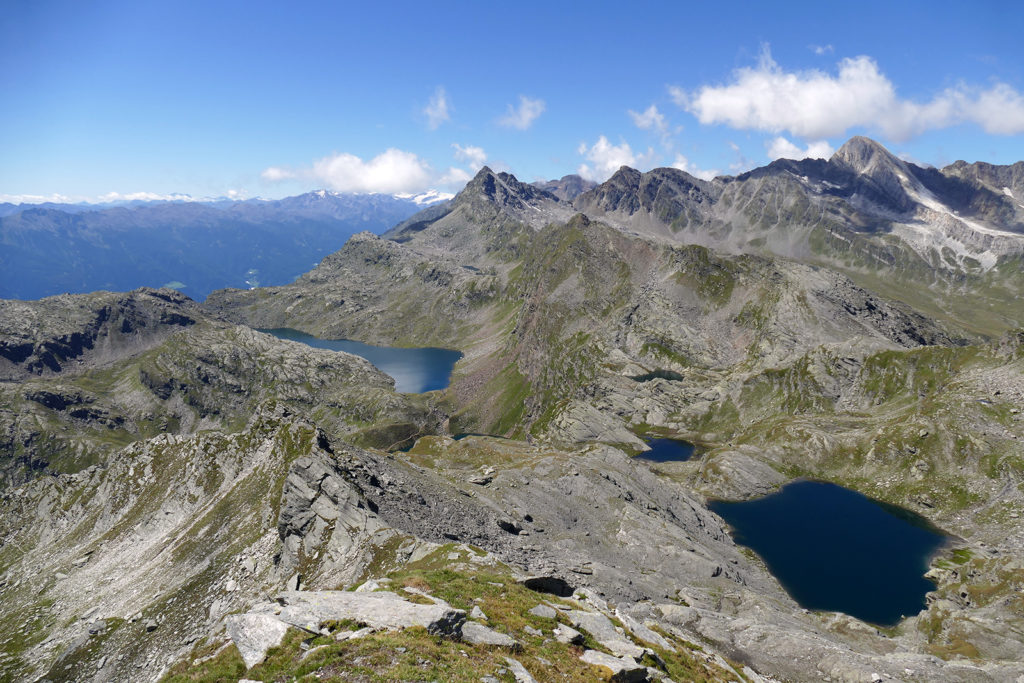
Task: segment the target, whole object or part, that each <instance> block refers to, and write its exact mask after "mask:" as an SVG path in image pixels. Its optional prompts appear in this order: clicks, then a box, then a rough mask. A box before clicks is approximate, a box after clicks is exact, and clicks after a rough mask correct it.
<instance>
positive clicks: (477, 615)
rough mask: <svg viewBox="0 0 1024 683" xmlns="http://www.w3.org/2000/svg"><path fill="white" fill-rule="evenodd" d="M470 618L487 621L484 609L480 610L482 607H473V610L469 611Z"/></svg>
mask: <svg viewBox="0 0 1024 683" xmlns="http://www.w3.org/2000/svg"><path fill="white" fill-rule="evenodd" d="M469 616H471V617H472V618H474V619H483V620H484V621H487V615H486V614H484V611H483V610H482V609H480V605H473V609H471V610H469Z"/></svg>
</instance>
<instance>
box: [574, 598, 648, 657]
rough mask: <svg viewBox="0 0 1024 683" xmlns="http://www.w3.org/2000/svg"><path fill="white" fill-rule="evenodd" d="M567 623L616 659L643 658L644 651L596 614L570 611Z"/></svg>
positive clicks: (605, 618)
mask: <svg viewBox="0 0 1024 683" xmlns="http://www.w3.org/2000/svg"><path fill="white" fill-rule="evenodd" d="M568 616H569V621H571V622H572V625H573V626H575V627H576V628H581V629H583V630H584V631H586V632H587V633H589V634H590V635H591V636H593V637H594V640H596V641H597V642H599V643H601V645H603V646H604V647H606V648H608V649H609V650H611V651H612V653H613V654H615V655H616V656H617V657H633V658H634V659H639V658H640V657H643V654H644V649H643V648H642V647H640V646H639V645H637V644H636V643H633V642H632V641H630V640H629V639H627V638H626V637H625V636H623V635H621V634H620V633H619V632H618V631H617V630H616V629H615V625H614V624H613V623H612V621H611V619H609V618H608V617H606V616H605V615H603V614H599V613H597V612H584V611H582V610H572V611H571V612H569V613H568Z"/></svg>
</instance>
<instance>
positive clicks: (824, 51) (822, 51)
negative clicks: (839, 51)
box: [809, 44, 835, 56]
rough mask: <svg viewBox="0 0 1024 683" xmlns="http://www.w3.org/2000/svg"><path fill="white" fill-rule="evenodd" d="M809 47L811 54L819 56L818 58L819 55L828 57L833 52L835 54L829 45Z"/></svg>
mask: <svg viewBox="0 0 1024 683" xmlns="http://www.w3.org/2000/svg"><path fill="white" fill-rule="evenodd" d="M809 47H810V48H811V52H813V53H814V54H816V55H819V56H821V55H830V54H832V53H833V52H835V48H833V47H832V45H831V44H829V45H810V46H809Z"/></svg>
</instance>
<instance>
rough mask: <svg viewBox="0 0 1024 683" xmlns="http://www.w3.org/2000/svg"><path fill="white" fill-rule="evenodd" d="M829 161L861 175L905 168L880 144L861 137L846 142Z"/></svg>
mask: <svg viewBox="0 0 1024 683" xmlns="http://www.w3.org/2000/svg"><path fill="white" fill-rule="evenodd" d="M829 161H830V162H831V163H837V164H841V165H843V166H846V167H847V168H849V169H850V170H852V171H854V172H856V173H859V174H862V175H875V174H876V173H878V172H879V171H882V170H883V169H887V168H893V167H897V168H904V167H905V166H906V164H905V163H904V162H903V161H901V160H900V159H898V158H896V157H895V156H893V154H892V153H891V152H890V151H889V150H887V149H886V148H885V147H883V146H882V145H881V144H879V143H878V142H875V141H874V140H872V139H871V138H866V137H863V136H861V135H856V136H854V137H852V138H850V139H849V140H847V141H846V144H844V145H843V146H842V147H840V148H839V149H838V150H837V151H836V153H835V154H833V155H832V158H831V159H830V160H829Z"/></svg>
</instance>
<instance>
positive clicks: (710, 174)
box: [672, 154, 722, 180]
mask: <svg viewBox="0 0 1024 683" xmlns="http://www.w3.org/2000/svg"><path fill="white" fill-rule="evenodd" d="M672 168H678V169H679V170H680V171H686V172H687V173H689V174H690V175H692V176H694V177H695V178H700V179H701V180H712V179H713V178H714V177H715V176H719V175H722V173H721V172H720V171H719V170H718V169H701V168H697V167H696V166H694V165H693V164H692V163H690V160H689V159H687V158H686V157H684V156H683V155H682V154H677V155H676V160H675V161H674V162H673V163H672Z"/></svg>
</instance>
